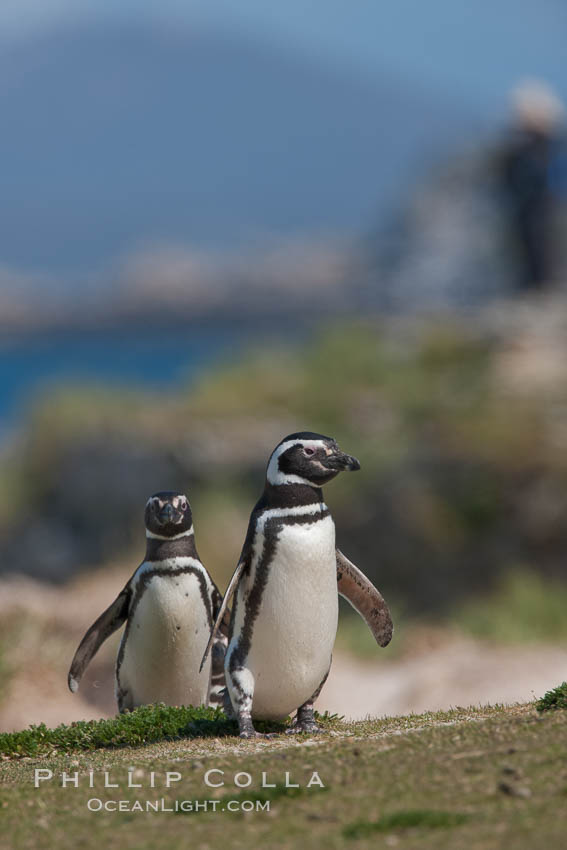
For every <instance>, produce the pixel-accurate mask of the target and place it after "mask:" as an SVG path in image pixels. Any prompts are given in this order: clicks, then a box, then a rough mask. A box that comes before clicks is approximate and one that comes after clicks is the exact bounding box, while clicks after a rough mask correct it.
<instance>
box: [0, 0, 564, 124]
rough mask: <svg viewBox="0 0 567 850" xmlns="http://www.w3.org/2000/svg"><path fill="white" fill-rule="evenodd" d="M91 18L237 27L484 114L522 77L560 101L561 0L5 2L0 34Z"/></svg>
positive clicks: (7, 35) (22, 33) (1, 8)
mask: <svg viewBox="0 0 567 850" xmlns="http://www.w3.org/2000/svg"><path fill="white" fill-rule="evenodd" d="M88 18H95V19H98V20H101V19H104V18H108V19H115V20H116V19H117V18H122V19H126V20H130V21H135V20H140V19H143V18H146V19H152V18H154V19H159V20H160V21H161V22H162V23H163V24H169V25H171V26H178V25H180V24H186V25H191V23H199V24H201V25H203V24H205V25H210V26H213V27H215V28H216V27H219V26H220V27H224V28H226V29H229V30H235V29H239V30H241V31H242V32H243V33H244V34H246V35H248V36H251V37H254V38H257V39H258V40H260V41H263V42H266V41H268V42H269V41H273V42H274V43H276V44H278V45H280V46H283V47H286V48H291V49H295V50H298V51H301V52H304V53H307V54H309V55H311V56H312V57H314V58H316V59H317V61H327V62H329V63H330V64H335V65H336V64H339V65H340V64H346V65H351V66H353V67H354V68H356V69H358V71H359V72H361V73H363V74H367V75H369V76H374V75H376V74H381V73H383V72H384V70H389V71H391V72H394V73H396V74H397V75H400V76H402V77H403V76H405V77H407V78H409V79H414V80H415V79H422V80H423V82H424V84H426V85H430V86H432V87H434V88H436V89H438V90H439V91H440V92H441V91H445V92H446V93H448V94H450V93H454V92H458V93H459V96H461V97H463V98H467V99H468V100H469V101H470V102H471V105H473V103H474V102H475V101H477V102H480V101H481V100H482V101H484V102H485V103H486V105H487V107H488V109H489V110H492V108H496V107H498V106H501V105H502V104H503V103H505V100H506V97H507V93H508V91H509V89H510V88H511V87H513V86H514V85H515V84H516V83H517V81H518V79H519V78H522V77H543V78H544V79H546V80H548V81H549V82H550V83H551V84H552V85H554V86H556V87H557V88H558V89H559V91H560V93H562V95H563V96H564V97H567V79H566V77H567V75H565V72H564V65H565V62H564V57H565V45H566V44H567V4H566V3H565V2H564V0H519V2H518V0H476V2H474V3H473V2H471V0H428V2H426V3H425V2H424V1H423V0H286V3H282V4H277V3H266V2H265V0H215V2H214V3H211V2H210V0H161V2H160V3H159V4H156V3H155V2H154V0H121V2H120V3H117V2H116V0H82V2H79V3H78V2H77V0H3V2H2V4H1V5H0V32H1V33H2V34H3V36H4V38H5V39H8V40H10V39H14V38H22V37H29V35H30V34H33V33H37V32H38V31H41V30H42V29H45V28H49V27H57V26H59V25H62V24H69V23H70V22H73V21H80V20H82V19H88Z"/></svg>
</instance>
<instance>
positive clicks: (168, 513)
mask: <svg viewBox="0 0 567 850" xmlns="http://www.w3.org/2000/svg"><path fill="white" fill-rule="evenodd" d="M174 514H175V511H174V509H173V505H170V504H169V502H168V503H167V504H166V505H164V506H163V508H162V509H161V511H160V512H159V514H158V519H159V521H160V522H161V524H162V525H167V523H168V522H171V521H172V519H173V516H174Z"/></svg>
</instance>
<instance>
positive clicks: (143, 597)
mask: <svg viewBox="0 0 567 850" xmlns="http://www.w3.org/2000/svg"><path fill="white" fill-rule="evenodd" d="M201 570H202V568H201ZM202 573H204V570H202ZM206 578H208V577H207V576H206V573H205V574H204V575H201V572H198V573H196V572H183V573H180V574H178V575H176V574H175V573H174V571H172V573H171V574H167V573H166V574H164V575H160V574H156V575H152V574H151V569H150V570H149V571H145V570H144V567H142V568H141V569H140V575H139V576H138V579H137V586H136V585H135V586H134V600H135V602H134V606H135V607H134V608H133V610H131V614H130V617H129V624H128V634H127V636H126V635H125V639H124V645H123V657H122V663H121V665H120V670H119V673H118V675H119V679H120V684H121V686H122V687H123V688H124V687H126V688H128V689H129V690H130V691H131V692H132V694H133V696H134V701H135V703H136V704H137V705H140V704H144V703H150V702H165V703H167V704H170V705H181V704H185V705H187V704H189V703H192V704H193V705H198V704H200V703H202V702H204V701H206V698H207V689H208V682H209V676H210V664H209V665H207V666H206V667H205V668H204V670H203V672H202V673H201V674H199V664H200V661H201V657H202V654H203V651H204V649H205V646H206V643H207V640H208V635H209V629H210V625H209V619H208V614H207V607H206V605H205V600H204V598H203V587H205V588H206V590H207V592H208V587H207V583H206V581H205V579H206Z"/></svg>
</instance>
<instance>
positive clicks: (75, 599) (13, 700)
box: [0, 565, 567, 731]
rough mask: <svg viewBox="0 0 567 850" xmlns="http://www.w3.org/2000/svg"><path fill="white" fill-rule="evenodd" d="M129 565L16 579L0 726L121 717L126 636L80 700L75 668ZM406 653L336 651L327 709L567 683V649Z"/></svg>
mask: <svg viewBox="0 0 567 850" xmlns="http://www.w3.org/2000/svg"><path fill="white" fill-rule="evenodd" d="M129 574H130V572H129V569H127V568H125V567H124V566H120V565H119V566H117V567H115V568H113V569H108V568H106V569H104V570H99V571H94V572H91V573H88V574H84V575H82V576H80V578H78V579H77V580H76V581H75V582H73V583H71V584H69V585H67V586H65V587H62V588H56V587H53V586H51V585H45V584H42V583H40V582H37V581H34V580H30V579H24V578H22V577H13V578H7V579H3V580H2V581H1V582H0V624H1V625H0V647H1V650H2V651H1V656H0V673H1V678H0V730H2V731H12V730H15V729H22V728H25V727H26V726H28V725H29V724H32V723H33V724H37V723H41V722H44V723H46V724H47V725H48V726H54V725H57V724H58V723H70V722H72V721H73V720H82V719H84V720H88V719H95V718H99V717H107V716H110V715H111V714H114V713H115V703H114V695H113V663H114V657H115V655H116V651H117V645H118V641H119V635H115V636H113V638H111V639H110V640H109V641H108V642H107V643H106V644H105V645H104V646H103V648H102V649H101V650H100V652H99V654H98V655H97V656H96V658H95V659H94V661H93V662H92V664H91V666H90V668H89V670H88V671H87V673H86V674H85V677H84V679H83V682H82V684H81V689H80V691H79V693H78V694H71V693H70V692H69V691H68V689H67V683H66V678H67V670H68V667H69V663H70V660H71V657H72V655H73V652H74V650H75V648H76V646H77V644H78V641H79V640H80V638H81V637H82V635H83V633H84V631H85V630H86V628H87V627H88V626H89V625H90V624H91V623H92V622H93V621H94V619H96V617H97V616H98V615H99V614H100V613H101V612H102V611H103V610H104V608H105V607H106V606H107V605H108V604H109V603H110V602H111V601H112V599H113V598H114V597H115V596H116V594H117V592H118V590H119V589H120V587H121V586H122V585H123V583H124V582H125V581H126V580H127V578H128V577H129ZM405 644H406V646H405V648H404V651H403V653H401V654H397V655H396V654H393V655H392V657H389V658H388V657H387V654H386V653H385V654H383V655H381V653H380V651H378V650H377V660H376V662H373V661H366V660H364V661H363V660H360V659H358V658H355V657H353V656H351V655H348V654H345V653H344V652H335V655H334V659H333V666H332V669H331V674H330V676H329V679H328V681H327V684H326V685H325V688H324V690H323V692H322V694H321V697H320V698H319V701H318V704H317V708H318V709H319V710H320V711H324V710H329V711H330V712H333V713H338V714H340V715H344V716H345V717H346V718H354V719H361V718H364V717H367V716H368V715H370V716H373V717H380V716H384V715H398V714H407V713H409V712H422V711H426V710H438V709H448V708H451V707H454V706H468V705H486V704H496V703H504V704H510V703H515V702H526V701H529V700H532V699H533V698H534V697H536V696H541V695H542V694H543V693H544V692H545V691H546V690H548V689H549V688H551V687H554V686H555V685H557V684H558V683H559V682H561V681H563V680H564V679H566V678H567V648H563V647H559V646H553V645H537V646H534V645H516V646H496V645H492V644H488V643H485V642H481V641H477V640H473V639H472V638H467V637H465V636H461V635H458V634H455V633H447V634H446V635H443V633H439V634H437V635H436V636H435V639H434V640H431V639H430V636H428V634H427V633H426V632H420V631H419V630H416V631H415V640H413V641H412V640H410V641H407V640H406V642H405Z"/></svg>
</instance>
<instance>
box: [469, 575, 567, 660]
mask: <svg viewBox="0 0 567 850" xmlns="http://www.w3.org/2000/svg"><path fill="white" fill-rule="evenodd" d="M566 611H567V585H566V584H565V583H563V582H560V581H557V580H553V579H544V578H542V577H541V576H540V575H538V574H537V573H534V572H531V571H530V570H526V569H524V568H521V567H520V568H518V569H517V570H515V571H513V572H510V573H507V574H505V575H503V576H501V577H500V579H499V581H498V586H497V589H496V590H495V591H494V592H493V593H492V594H490V595H489V596H487V597H486V598H483V597H480V598H474V599H472V600H469V601H467V602H466V603H465V604H464V605H463V606H462V607H461V608H460V609H459V610H458V611H457V613H456V614H455V616H454V623H455V625H456V626H458V627H459V628H461V629H462V630H463V631H466V632H468V633H469V634H472V635H474V636H475V637H480V638H487V639H490V640H493V641H495V642H498V643H521V642H523V641H529V642H537V641H542V642H543V641H561V642H563V641H565V640H567V617H566V616H565V612H566Z"/></svg>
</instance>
